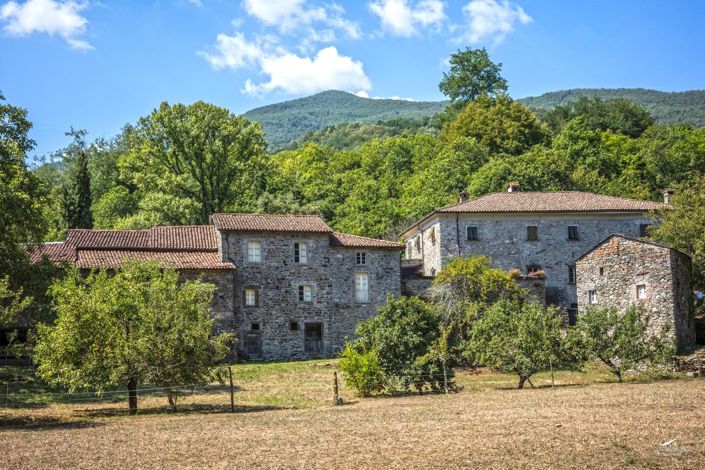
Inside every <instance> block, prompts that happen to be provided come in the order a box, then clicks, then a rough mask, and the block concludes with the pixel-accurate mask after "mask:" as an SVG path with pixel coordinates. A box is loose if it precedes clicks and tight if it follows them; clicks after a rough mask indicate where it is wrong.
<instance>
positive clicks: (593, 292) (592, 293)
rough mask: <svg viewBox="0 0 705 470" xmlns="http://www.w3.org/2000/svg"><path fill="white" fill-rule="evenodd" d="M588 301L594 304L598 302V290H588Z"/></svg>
mask: <svg viewBox="0 0 705 470" xmlns="http://www.w3.org/2000/svg"><path fill="white" fill-rule="evenodd" d="M588 302H590V303H591V304H593V305H594V304H596V303H597V291H596V290H591V291H588Z"/></svg>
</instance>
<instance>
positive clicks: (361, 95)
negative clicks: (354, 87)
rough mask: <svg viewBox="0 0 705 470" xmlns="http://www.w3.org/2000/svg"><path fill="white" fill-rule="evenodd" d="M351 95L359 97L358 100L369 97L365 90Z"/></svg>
mask: <svg viewBox="0 0 705 470" xmlns="http://www.w3.org/2000/svg"><path fill="white" fill-rule="evenodd" d="M353 94H354V95H357V96H359V97H360V98H369V97H370V95H369V94H368V93H367V92H366V91H365V90H358V91H356V92H355V93H353Z"/></svg>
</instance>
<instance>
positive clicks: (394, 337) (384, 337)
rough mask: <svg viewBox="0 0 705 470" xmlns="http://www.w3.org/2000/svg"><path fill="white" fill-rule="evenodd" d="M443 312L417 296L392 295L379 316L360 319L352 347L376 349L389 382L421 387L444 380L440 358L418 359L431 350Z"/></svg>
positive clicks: (366, 349) (438, 385)
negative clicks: (440, 314) (440, 313)
mask: <svg viewBox="0 0 705 470" xmlns="http://www.w3.org/2000/svg"><path fill="white" fill-rule="evenodd" d="M439 327H440V316H439V314H438V312H437V311H436V310H435V309H434V308H433V306H432V305H431V304H429V303H426V302H425V301H423V300H421V299H419V298H416V297H401V298H398V299H395V298H394V297H391V296H390V297H389V298H388V299H387V303H386V304H385V305H384V306H382V307H381V308H380V309H379V312H378V313H377V315H376V316H374V317H372V318H370V319H369V320H367V321H364V322H361V323H360V324H359V325H358V327H357V329H356V331H355V335H356V336H357V338H356V339H355V341H354V342H353V343H352V347H353V348H355V350H357V351H358V352H360V353H366V352H370V351H373V352H374V353H375V355H376V356H377V359H378V362H379V366H380V367H381V369H382V371H383V372H384V375H385V378H386V379H387V382H388V383H389V382H397V383H399V384H400V385H401V387H402V388H404V389H408V388H409V387H411V386H413V387H415V388H417V389H418V390H421V389H422V388H423V387H424V386H425V385H427V384H428V385H431V387H433V388H438V387H440V384H441V383H442V378H441V376H442V371H443V368H442V364H441V363H440V362H439V361H435V360H434V361H421V362H419V361H417V359H418V358H421V357H423V356H424V355H426V354H427V353H428V352H429V348H430V347H431V345H432V344H433V343H434V341H436V339H437V338H438V336H439V334H440V330H439Z"/></svg>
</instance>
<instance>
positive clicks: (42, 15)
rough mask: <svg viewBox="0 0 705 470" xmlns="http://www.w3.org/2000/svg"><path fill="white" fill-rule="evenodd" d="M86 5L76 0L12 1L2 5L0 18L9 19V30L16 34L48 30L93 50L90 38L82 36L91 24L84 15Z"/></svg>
mask: <svg viewBox="0 0 705 470" xmlns="http://www.w3.org/2000/svg"><path fill="white" fill-rule="evenodd" d="M84 8H86V4H85V3H77V2H74V1H56V0H27V1H26V2H24V3H17V2H14V1H10V2H7V3H5V4H4V5H3V6H2V8H0V20H2V21H4V22H5V28H4V30H5V32H6V33H8V34H11V35H14V36H27V35H29V34H32V33H45V34H48V35H49V36H54V35H57V36H61V37H62V38H64V40H65V41H66V42H67V44H68V45H69V46H70V47H73V48H75V49H83V50H85V49H93V46H91V45H90V44H89V43H88V42H87V41H85V40H83V39H79V37H80V36H81V35H83V34H84V33H85V32H86V25H87V24H88V20H87V19H86V18H84V17H83V16H81V14H80V13H81V10H83V9H84Z"/></svg>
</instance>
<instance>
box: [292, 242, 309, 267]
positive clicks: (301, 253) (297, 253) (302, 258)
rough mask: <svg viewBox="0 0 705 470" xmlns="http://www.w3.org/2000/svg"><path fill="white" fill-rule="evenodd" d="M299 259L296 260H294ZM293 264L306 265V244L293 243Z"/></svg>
mask: <svg viewBox="0 0 705 470" xmlns="http://www.w3.org/2000/svg"><path fill="white" fill-rule="evenodd" d="M297 257H298V258H299V259H298V260H297V259H296V258H297ZM294 262H295V263H298V264H307V263H308V244H307V243H306V242H294Z"/></svg>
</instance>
